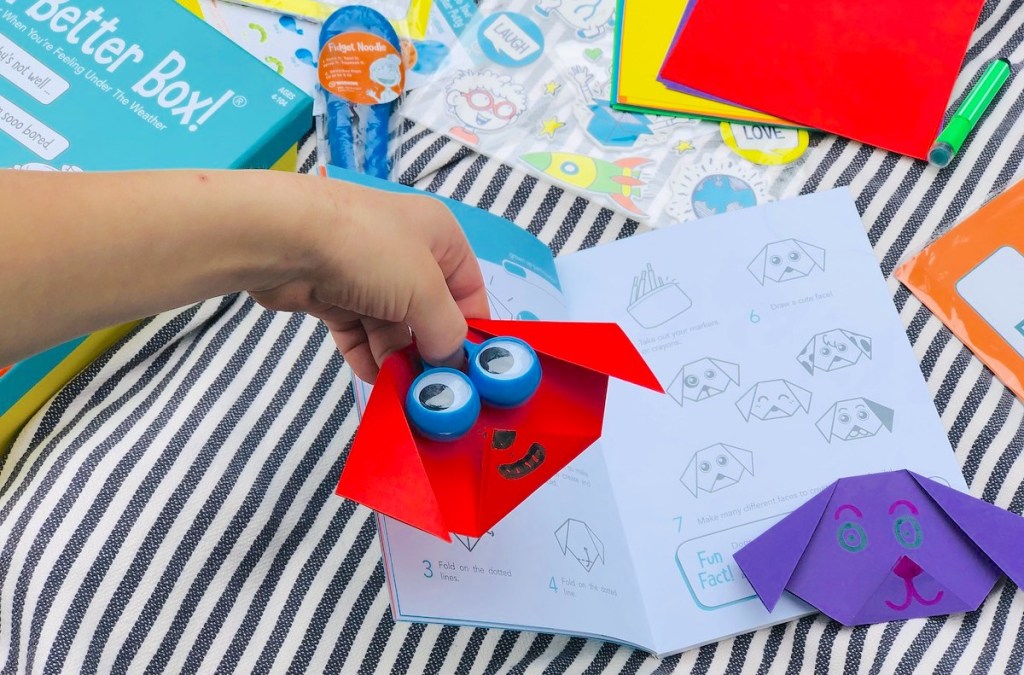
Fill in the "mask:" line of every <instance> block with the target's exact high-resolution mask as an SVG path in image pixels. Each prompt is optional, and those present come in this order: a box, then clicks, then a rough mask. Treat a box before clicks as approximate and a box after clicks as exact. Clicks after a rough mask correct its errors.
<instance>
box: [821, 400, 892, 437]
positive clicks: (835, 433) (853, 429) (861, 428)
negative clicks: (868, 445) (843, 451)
mask: <svg viewBox="0 0 1024 675" xmlns="http://www.w3.org/2000/svg"><path fill="white" fill-rule="evenodd" d="M894 416H895V413H894V411H893V410H892V408H887V407H885V406H884V405H882V404H880V403H875V402H874V401H869V400H868V399H866V398H848V399H845V400H842V401H838V402H836V404H835V405H833V406H832V407H831V408H829V409H828V411H826V412H825V414H824V415H822V416H821V419H819V420H818V424H817V426H818V431H820V432H821V435H822V436H824V437H825V440H826V441H828V442H829V443H831V442H832V439H833V438H838V439H839V440H841V441H855V440H857V439H860V438H871V437H872V436H874V435H876V434H878V433H879V432H880V431H881V430H882V429H883V428H884V429H885V430H886V431H892V422H893V417H894Z"/></svg>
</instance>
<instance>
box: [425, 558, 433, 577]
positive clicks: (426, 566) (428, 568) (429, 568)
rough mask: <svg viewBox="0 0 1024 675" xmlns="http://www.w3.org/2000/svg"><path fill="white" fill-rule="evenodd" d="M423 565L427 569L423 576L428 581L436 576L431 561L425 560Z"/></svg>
mask: <svg viewBox="0 0 1024 675" xmlns="http://www.w3.org/2000/svg"><path fill="white" fill-rule="evenodd" d="M423 564H424V565H425V568H424V570H423V576H425V577H426V578H428V579H429V578H431V577H432V576H434V570H433V569H432V568H431V567H430V561H429V560H424V561H423Z"/></svg>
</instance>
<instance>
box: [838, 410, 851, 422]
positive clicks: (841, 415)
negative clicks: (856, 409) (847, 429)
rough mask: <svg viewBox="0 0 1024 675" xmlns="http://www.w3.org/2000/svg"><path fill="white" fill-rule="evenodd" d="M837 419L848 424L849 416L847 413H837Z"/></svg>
mask: <svg viewBox="0 0 1024 675" xmlns="http://www.w3.org/2000/svg"><path fill="white" fill-rule="evenodd" d="M839 421H840V422H842V423H843V424H849V423H850V416H849V415H847V414H846V413H839Z"/></svg>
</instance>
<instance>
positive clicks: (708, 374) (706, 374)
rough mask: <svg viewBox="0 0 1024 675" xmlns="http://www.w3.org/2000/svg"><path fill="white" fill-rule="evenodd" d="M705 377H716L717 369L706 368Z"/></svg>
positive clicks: (711, 378)
mask: <svg viewBox="0 0 1024 675" xmlns="http://www.w3.org/2000/svg"><path fill="white" fill-rule="evenodd" d="M704 377H705V378H706V379H708V380H713V379H715V371H713V370H705V371H704Z"/></svg>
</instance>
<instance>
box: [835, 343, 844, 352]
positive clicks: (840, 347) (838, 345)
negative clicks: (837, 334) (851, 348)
mask: <svg viewBox="0 0 1024 675" xmlns="http://www.w3.org/2000/svg"><path fill="white" fill-rule="evenodd" d="M836 349H838V350H839V351H841V352H845V351H846V345H844V344H843V343H842V342H840V343H839V344H837V345H836Z"/></svg>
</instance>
